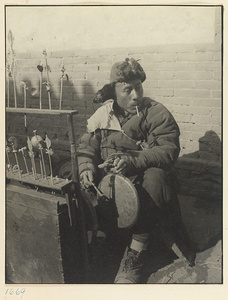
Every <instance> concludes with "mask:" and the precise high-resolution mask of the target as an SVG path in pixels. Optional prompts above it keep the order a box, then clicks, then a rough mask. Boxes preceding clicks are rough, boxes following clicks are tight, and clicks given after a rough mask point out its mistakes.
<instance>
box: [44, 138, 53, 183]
mask: <svg viewBox="0 0 228 300" xmlns="http://www.w3.org/2000/svg"><path fill="white" fill-rule="evenodd" d="M45 143H46V145H47V149H46V153H47V154H48V158H49V165H50V172H51V183H52V184H54V181H53V172H52V164H51V155H52V154H53V150H52V149H51V148H50V147H51V141H50V139H49V138H48V136H47V134H46V138H45Z"/></svg>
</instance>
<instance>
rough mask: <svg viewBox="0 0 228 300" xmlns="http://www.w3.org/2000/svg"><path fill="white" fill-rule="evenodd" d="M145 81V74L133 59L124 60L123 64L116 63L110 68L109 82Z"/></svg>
mask: <svg viewBox="0 0 228 300" xmlns="http://www.w3.org/2000/svg"><path fill="white" fill-rule="evenodd" d="M135 79H140V80H141V81H142V82H143V81H144V80H145V79H146V74H145V72H144V70H143V68H142V67H141V65H140V64H139V63H138V61H136V60H135V59H134V58H130V59H129V58H126V59H125V61H123V62H117V63H115V64H114V65H113V66H112V69H111V75H110V82H129V81H132V80H135Z"/></svg>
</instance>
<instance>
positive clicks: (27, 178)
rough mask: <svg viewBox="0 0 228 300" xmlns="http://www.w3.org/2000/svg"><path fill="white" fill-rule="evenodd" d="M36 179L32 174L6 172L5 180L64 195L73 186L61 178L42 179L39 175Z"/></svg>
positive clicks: (48, 177)
mask: <svg viewBox="0 0 228 300" xmlns="http://www.w3.org/2000/svg"><path fill="white" fill-rule="evenodd" d="M36 177H37V178H36V179H34V176H33V174H32V173H30V174H23V173H22V174H20V173H19V171H7V172H6V178H8V179H13V180H17V181H19V182H24V183H28V184H31V185H33V186H34V188H35V187H42V188H44V187H45V188H47V189H49V190H54V191H60V192H61V193H64V192H65V191H66V190H67V189H69V188H70V186H71V185H72V184H73V181H72V180H68V179H63V178H55V177H54V178H52V179H51V176H46V178H44V177H42V175H41V174H38V173H37V175H36Z"/></svg>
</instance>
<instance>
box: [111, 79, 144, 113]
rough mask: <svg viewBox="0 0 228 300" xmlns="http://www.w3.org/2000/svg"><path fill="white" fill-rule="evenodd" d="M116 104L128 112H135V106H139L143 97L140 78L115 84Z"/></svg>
mask: <svg viewBox="0 0 228 300" xmlns="http://www.w3.org/2000/svg"><path fill="white" fill-rule="evenodd" d="M115 91H116V99H117V103H118V105H119V106H120V107H121V108H122V109H123V110H125V111H127V112H128V113H130V114H136V113H137V110H136V106H138V108H139V107H140V105H141V103H142V99H143V87H142V82H141V80H140V79H136V80H133V81H130V82H129V83H126V82H118V83H117V84H116V86H115Z"/></svg>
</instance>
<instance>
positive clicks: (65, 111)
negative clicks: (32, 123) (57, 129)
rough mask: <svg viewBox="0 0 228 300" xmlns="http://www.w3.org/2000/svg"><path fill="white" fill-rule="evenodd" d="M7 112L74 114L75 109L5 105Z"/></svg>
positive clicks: (76, 112)
mask: <svg viewBox="0 0 228 300" xmlns="http://www.w3.org/2000/svg"><path fill="white" fill-rule="evenodd" d="M6 112H7V113H23V114H36V115H40V114H41V115H43V114H49V115H76V114H78V111H77V110H58V109H35V108H14V107H6Z"/></svg>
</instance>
